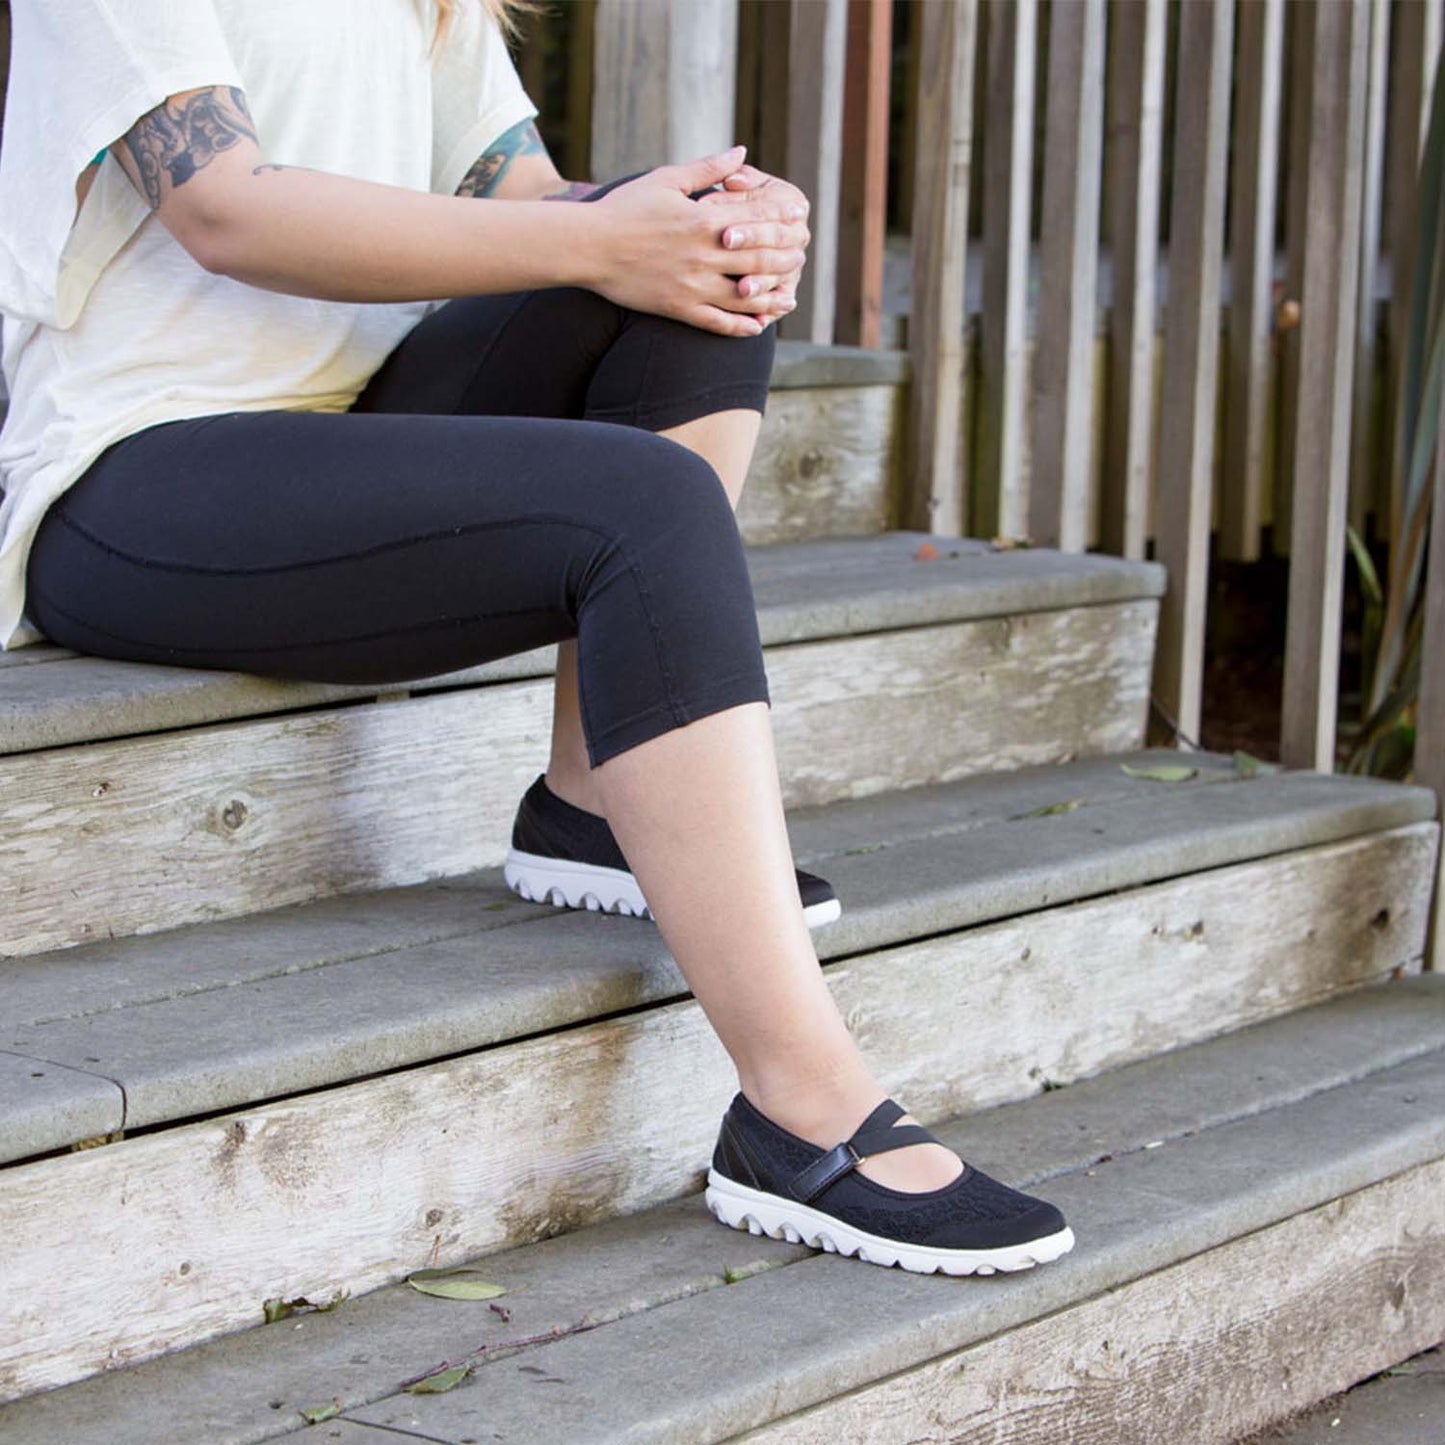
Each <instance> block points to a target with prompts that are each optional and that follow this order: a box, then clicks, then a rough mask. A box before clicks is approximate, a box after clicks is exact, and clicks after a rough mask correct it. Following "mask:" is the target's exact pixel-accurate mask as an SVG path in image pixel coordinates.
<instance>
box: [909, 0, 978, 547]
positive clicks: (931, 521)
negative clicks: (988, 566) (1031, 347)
mask: <svg viewBox="0 0 1445 1445" xmlns="http://www.w3.org/2000/svg"><path fill="white" fill-rule="evenodd" d="M913 19H914V30H913V47H914V51H913V53H914V55H915V56H916V57H917V63H918V67H919V71H918V88H917V96H916V99H917V115H918V119H917V134H916V139H915V149H914V178H913V221H912V237H913V239H912V266H913V282H912V309H911V312H910V315H909V323H908V347H909V352H910V353H911V355H912V358H913V381H912V385H911V387H910V389H909V428H908V441H909V460H908V470H907V478H906V482H907V496H906V499H905V506H904V515H905V518H906V520H907V525H909V526H916V527H921V528H923V529H924V530H926V531H930V532H941V533H943V534H944V535H947V536H958V535H959V534H960V533H961V532H962V531H963V528H964V519H965V518H966V517H967V516H968V501H967V495H966V482H965V478H964V475H963V466H964V456H963V448H962V446H961V437H962V432H963V375H964V373H963V358H964V325H963V322H964V291H963V280H964V260H965V256H966V253H967V250H968V195H969V179H970V172H971V168H972V165H973V77H974V46H975V42H976V39H977V30H978V3H977V0H935V3H932V4H928V5H922V6H919V7H917V9H916V10H915V12H914V17H913Z"/></svg>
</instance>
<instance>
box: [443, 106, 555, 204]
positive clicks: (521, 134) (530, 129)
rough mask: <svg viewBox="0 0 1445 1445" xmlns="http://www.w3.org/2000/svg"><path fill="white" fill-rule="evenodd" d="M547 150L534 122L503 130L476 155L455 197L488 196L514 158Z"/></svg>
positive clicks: (520, 123) (521, 123) (545, 152)
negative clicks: (486, 147) (490, 146)
mask: <svg viewBox="0 0 1445 1445" xmlns="http://www.w3.org/2000/svg"><path fill="white" fill-rule="evenodd" d="M546 154H547V147H546V146H545V145H544V144H543V142H542V136H541V133H540V132H539V131H538V129H537V126H536V123H535V122H534V121H530V120H524V121H520V122H518V124H516V125H514V126H513V127H512V128H511V130H507V131H503V132H502V134H501V135H499V136H498V137H497V139H496V140H494V141H493V142H492V148H491V149H490V150H488V151H485V152H484V153H483V154H482V155H479V156H478V157H477V159H476V160H475V162H473V164H472V168H471V170H469V171H468V172H467V173H466V175H464V176H463V177H462V183H461V185H459V186H458V187H457V195H459V196H490V195H491V194H492V193H493V192H494V191H495V190H496V189H497V187H498V186H499V185H500V184H501V183H502V178H503V177H504V176H505V175H506V174H507V171H508V170H509V169H510V167H511V164H512V162H513V161H514V160H516V158H517V157H518V156H537V155H541V156H544V155H546Z"/></svg>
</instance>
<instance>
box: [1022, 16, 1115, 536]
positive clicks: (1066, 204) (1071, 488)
mask: <svg viewBox="0 0 1445 1445" xmlns="http://www.w3.org/2000/svg"><path fill="white" fill-rule="evenodd" d="M1049 16H1050V19H1049V25H1050V29H1049V77H1048V87H1049V90H1048V122H1047V124H1048V129H1047V133H1046V136H1045V141H1044V199H1043V221H1042V225H1041V227H1040V233H1039V234H1040V241H1039V302H1038V334H1039V335H1040V336H1044V337H1047V338H1048V345H1046V346H1044V347H1041V348H1040V349H1039V351H1038V354H1037V355H1036V356H1035V358H1034V377H1033V382H1034V440H1033V474H1032V476H1031V478H1030V483H1029V536H1030V537H1031V538H1032V539H1033V541H1034V542H1035V543H1036V544H1037V545H1038V546H1041V547H1061V548H1063V549H1064V551H1066V552H1081V551H1083V550H1084V548H1085V547H1086V546H1087V545H1088V541H1089V535H1088V534H1089V434H1090V430H1091V426H1092V421H1093V406H1094V331H1095V326H1096V320H1097V315H1098V258H1099V195H1100V187H1101V185H1102V174H1103V155H1104V21H1105V8H1104V0H1076V3H1072V4H1067V5H1057V6H1054V7H1053V8H1052V9H1051V10H1050V12H1049Z"/></svg>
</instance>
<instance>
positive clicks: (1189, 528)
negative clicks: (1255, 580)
mask: <svg viewBox="0 0 1445 1445" xmlns="http://www.w3.org/2000/svg"><path fill="white" fill-rule="evenodd" d="M1179 27H1180V29H1179V53H1180V55H1182V56H1187V57H1188V63H1187V64H1185V65H1181V66H1180V67H1179V92H1178V102H1177V110H1176V116H1175V140H1174V178H1173V187H1172V191H1171V194H1170V201H1169V305H1168V310H1167V313H1166V318H1165V328H1164V395H1163V400H1162V403H1161V406H1160V413H1159V510H1158V519H1157V522H1156V524H1155V528H1154V534H1155V555H1156V556H1157V557H1158V560H1159V561H1161V562H1162V563H1163V564H1164V566H1165V567H1166V568H1167V569H1168V573H1169V590H1168V592H1167V593H1166V594H1165V597H1164V603H1163V606H1162V607H1161V609H1160V613H1159V647H1158V652H1157V656H1156V660H1155V666H1154V689H1155V694H1156V696H1157V697H1158V699H1159V702H1160V705H1161V706H1162V707H1163V708H1164V710H1165V711H1166V712H1167V713H1168V714H1169V715H1170V716H1171V717H1172V718H1174V720H1175V722H1176V723H1177V724H1178V727H1179V730H1180V732H1181V733H1184V734H1186V735H1188V736H1189V737H1193V738H1198V736H1199V722H1200V715H1201V702H1202V694H1203V686H1204V622H1205V604H1206V600H1207V599H1206V594H1207V589H1208V582H1209V531H1210V504H1211V502H1212V500H1213V490H1214V488H1213V482H1214V428H1215V414H1216V413H1215V407H1216V400H1217V394H1218V389H1219V320H1220V271H1221V268H1222V265H1223V261H1224V203H1225V193H1226V185H1227V180H1228V173H1227V161H1228V156H1229V81H1230V63H1231V48H1232V41H1233V30H1234V0H1191V3H1190V4H1188V5H1184V6H1181V7H1180V11H1179Z"/></svg>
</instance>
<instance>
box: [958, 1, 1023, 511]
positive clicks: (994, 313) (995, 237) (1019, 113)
mask: <svg viewBox="0 0 1445 1445" xmlns="http://www.w3.org/2000/svg"><path fill="white" fill-rule="evenodd" d="M1037 58H1038V5H1037V3H1036V0H990V3H989V9H988V58H987V63H986V71H985V73H986V75H987V82H986V83H987V99H986V104H987V106H988V112H987V115H986V116H985V119H984V125H985V135H986V137H987V141H986V144H985V146H984V152H983V317H982V349H981V353H980V357H979V368H978V412H977V415H978V467H977V477H978V487H977V489H976V491H975V494H974V499H973V501H974V511H973V524H974V527H975V529H976V530H977V531H978V532H979V533H981V534H982V535H984V536H994V535H999V534H1001V535H1003V536H1008V537H1022V536H1023V535H1024V534H1025V533H1026V532H1027V531H1028V497H1027V495H1026V494H1025V490H1024V445H1025V442H1026V440H1027V435H1026V431H1025V427H1026V424H1027V420H1028V386H1029V361H1028V304H1029V222H1030V217H1031V213H1032V200H1033V164H1034V69H1035V65H1036V63H1037Z"/></svg>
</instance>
